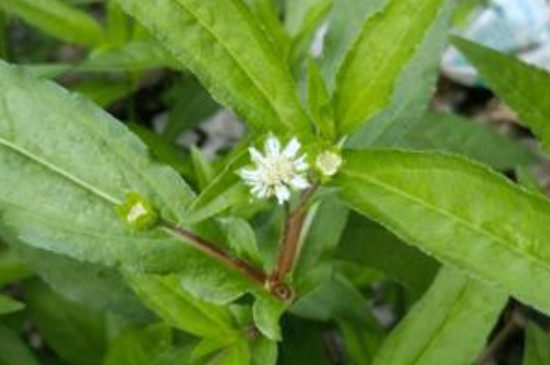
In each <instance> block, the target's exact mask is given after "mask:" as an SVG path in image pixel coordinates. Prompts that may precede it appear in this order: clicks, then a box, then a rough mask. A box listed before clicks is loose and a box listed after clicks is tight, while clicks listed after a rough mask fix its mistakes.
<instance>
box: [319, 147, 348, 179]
mask: <svg viewBox="0 0 550 365" xmlns="http://www.w3.org/2000/svg"><path fill="white" fill-rule="evenodd" d="M341 165H342V157H341V156H340V155H339V154H338V153H335V152H332V151H323V152H321V153H320V154H319V155H318V156H317V159H316V160H315V166H317V168H318V169H319V171H321V173H322V174H323V175H324V176H327V177H329V176H334V175H335V174H336V173H337V172H338V169H340V166H341Z"/></svg>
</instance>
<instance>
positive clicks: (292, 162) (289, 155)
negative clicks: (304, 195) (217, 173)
mask: <svg viewBox="0 0 550 365" xmlns="http://www.w3.org/2000/svg"><path fill="white" fill-rule="evenodd" d="M300 147H301V146H300V142H298V140H297V139H296V138H293V139H292V140H290V142H288V144H287V145H286V146H285V147H284V148H281V143H280V142H279V140H278V139H277V137H275V136H273V135H270V136H269V137H268V138H267V140H266V142H265V148H264V154H262V153H261V152H260V151H258V150H257V149H256V148H253V147H250V148H249V149H248V150H249V153H250V158H251V159H252V162H253V163H254V168H242V169H240V170H239V172H238V173H239V175H240V176H241V177H242V178H243V180H244V182H245V184H246V185H248V186H250V191H251V193H252V194H253V195H254V196H256V197H257V198H269V197H272V196H275V197H276V198H277V201H278V202H279V204H282V203H284V202H285V201H287V200H289V199H290V195H291V192H292V191H293V190H294V191H299V190H303V189H305V188H307V187H308V186H309V183H308V181H307V178H306V174H305V172H306V171H307V170H308V168H309V166H308V164H307V162H306V155H305V154H302V155H301V156H299V157H298V151H299V150H300Z"/></svg>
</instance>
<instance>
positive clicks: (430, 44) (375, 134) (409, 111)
mask: <svg viewBox="0 0 550 365" xmlns="http://www.w3.org/2000/svg"><path fill="white" fill-rule="evenodd" d="M455 3H456V2H455V1H452V0H451V1H447V2H445V3H444V5H443V7H442V9H441V11H440V14H439V15H438V17H437V19H436V20H435V21H434V22H433V24H432V25H431V27H430V29H429V30H427V32H426V34H425V36H424V39H423V40H422V42H421V43H420V44H418V45H417V47H416V51H415V54H414V56H412V58H411V59H410V60H409V62H408V63H407V65H406V66H405V67H404V68H403V71H402V72H401V75H400V76H399V78H398V80H397V83H396V85H395V87H394V91H393V95H392V101H391V104H390V105H389V106H388V107H387V108H385V109H384V111H382V112H381V113H380V114H379V115H378V116H376V117H375V118H374V119H373V120H372V121H371V122H369V123H367V124H364V125H363V126H362V127H361V128H359V129H358V130H357V131H356V132H355V133H353V134H351V135H350V136H349V138H348V139H347V140H346V146H347V147H349V148H365V147H367V146H391V147H398V146H399V145H398V142H399V141H400V140H401V139H402V136H403V135H404V134H405V133H406V132H407V131H408V130H409V129H410V128H414V125H415V124H416V123H417V121H418V120H420V121H421V120H422V118H423V117H424V115H425V114H426V111H427V109H428V106H429V103H430V102H431V100H432V97H433V93H434V91H435V90H436V83H437V80H438V78H439V69H440V65H441V57H442V53H443V51H444V49H445V47H446V46H447V34H448V32H449V28H450V23H451V18H452V15H453V10H454V9H455V6H454V5H455Z"/></svg>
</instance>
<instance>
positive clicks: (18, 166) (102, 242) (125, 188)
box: [0, 63, 198, 270]
mask: <svg viewBox="0 0 550 365" xmlns="http://www.w3.org/2000/svg"><path fill="white" fill-rule="evenodd" d="M0 171H2V173H1V174H0V216H1V217H2V219H1V220H0V225H1V226H2V228H3V229H2V234H3V235H4V236H7V235H9V236H15V237H17V239H18V240H19V241H22V242H25V243H27V244H29V245H32V246H35V247H37V248H41V249H44V250H49V251H55V252H57V253H60V254H64V255H69V256H71V257H73V258H76V259H79V260H83V261H89V262H96V263H102V264H105V265H110V266H114V265H119V264H125V265H137V266H139V267H140V268H142V269H143V268H144V269H153V267H155V268H156V269H158V270H169V269H170V267H171V264H170V262H172V263H173V264H176V262H177V261H180V263H179V264H177V265H184V262H185V260H192V259H193V255H197V254H198V253H195V252H194V251H193V250H192V249H190V248H189V247H186V246H185V244H183V243H181V242H178V241H176V240H174V239H173V238H170V237H169V235H167V234H166V233H165V232H163V231H161V230H159V229H154V230H151V231H148V232H142V233H139V234H138V233H132V232H131V231H130V230H129V229H128V227H127V226H126V225H125V224H124V223H122V222H121V221H120V219H119V218H118V217H117V215H116V213H115V210H114V207H115V204H117V203H119V202H121V201H122V200H123V199H124V197H125V195H126V194H127V192H130V191H134V192H139V194H140V195H142V196H144V197H147V199H148V200H149V201H150V202H151V203H152V205H153V206H154V207H155V209H156V210H158V212H159V213H160V215H161V216H162V217H164V219H167V220H172V221H175V222H178V223H181V217H182V216H183V213H184V211H185V208H186V205H187V203H188V202H189V201H190V200H191V199H192V198H193V193H192V192H191V191H190V190H189V188H188V187H187V186H186V184H185V182H184V181H183V180H182V179H181V178H180V177H179V176H178V174H177V173H176V172H174V171H173V170H171V169H169V168H167V167H165V166H161V165H159V164H157V163H156V162H154V160H153V159H152V158H151V156H150V155H149V152H148V150H147V149H146V147H145V146H144V145H143V144H142V143H141V142H140V141H139V140H138V139H137V138H136V137H135V136H133V135H132V134H131V133H130V132H128V130H127V129H126V128H125V127H124V126H123V125H122V124H121V123H119V122H118V121H116V120H115V119H113V118H112V117H110V116H109V115H108V114H107V113H105V112H104V111H102V110H101V109H99V108H98V107H96V106H94V105H92V104H91V103H90V102H89V101H87V100H85V99H84V98H82V97H80V96H78V95H74V94H70V93H68V92H67V91H65V90H63V89H62V88H60V87H59V86H56V85H55V84H53V83H50V82H47V81H39V80H36V79H34V78H32V77H31V76H29V75H28V74H27V73H25V72H24V71H22V70H21V69H18V68H15V67H12V66H8V65H6V64H4V63H1V64H0ZM179 254H182V255H183V257H185V259H182V256H179Z"/></svg>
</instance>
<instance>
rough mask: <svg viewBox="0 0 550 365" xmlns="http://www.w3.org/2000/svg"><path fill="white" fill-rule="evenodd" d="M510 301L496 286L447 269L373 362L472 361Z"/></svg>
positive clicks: (453, 364)
mask: <svg viewBox="0 0 550 365" xmlns="http://www.w3.org/2000/svg"><path fill="white" fill-rule="evenodd" d="M506 301H507V297H506V295H504V294H502V293H501V292H499V291H496V290H494V289H493V288H492V287H490V286H487V285H485V284H483V283H481V282H479V281H476V280H474V279H469V278H468V277H467V276H465V275H464V274H462V273H460V272H458V271H456V270H455V269H450V268H446V267H444V268H442V269H441V272H440V273H439V274H438V276H437V278H436V279H435V281H434V283H433V284H432V286H431V287H430V289H429V290H428V292H427V293H426V294H425V295H424V297H422V299H421V300H420V301H419V302H418V303H417V304H415V306H414V307H413V308H412V309H411V311H410V313H409V314H408V315H407V316H406V317H405V318H404V319H403V321H402V322H401V323H399V325H398V326H397V327H396V328H395V329H394V330H393V331H392V333H391V335H389V336H388V338H387V339H386V340H385V342H384V344H383V345H382V347H381V348H380V351H379V352H378V353H377V355H376V358H375V359H374V361H373V362H372V364H373V365H382V364H383V365H394V364H395V365H397V364H399V365H401V364H411V365H412V364H423V365H424V364H425V365H430V364H442V363H444V364H449V365H460V364H469V363H471V362H472V361H473V360H474V359H475V357H476V355H477V354H478V353H479V351H480V349H481V348H482V347H483V344H484V343H485V339H486V337H487V336H488V334H489V333H490V331H491V329H492V327H493V326H494V325H495V323H496V321H497V319H498V316H499V314H500V311H501V309H502V308H503V307H504V305H505V304H506Z"/></svg>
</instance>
